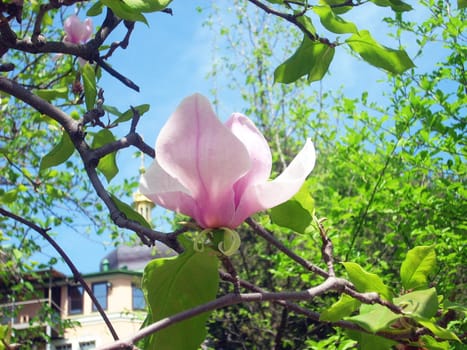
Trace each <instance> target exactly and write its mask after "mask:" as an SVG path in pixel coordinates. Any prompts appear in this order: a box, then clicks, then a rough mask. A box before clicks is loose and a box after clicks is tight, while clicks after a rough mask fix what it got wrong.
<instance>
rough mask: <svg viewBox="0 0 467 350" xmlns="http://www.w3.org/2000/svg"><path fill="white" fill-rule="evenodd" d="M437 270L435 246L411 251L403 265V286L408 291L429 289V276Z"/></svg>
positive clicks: (421, 247) (420, 247) (401, 272)
mask: <svg viewBox="0 0 467 350" xmlns="http://www.w3.org/2000/svg"><path fill="white" fill-rule="evenodd" d="M435 268H436V253H435V247H434V246H433V245H431V246H418V247H415V248H413V249H411V250H409V252H408V253H407V256H406V257H405V260H404V261H403V262H402V265H401V271H400V275H401V279H402V285H403V286H404V288H405V289H407V290H408V289H423V288H427V287H428V276H429V274H430V273H433V272H434V270H435Z"/></svg>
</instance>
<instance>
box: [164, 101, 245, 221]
mask: <svg viewBox="0 0 467 350" xmlns="http://www.w3.org/2000/svg"><path fill="white" fill-rule="evenodd" d="M156 158H157V161H158V162H159V164H160V166H161V167H162V168H163V169H164V170H165V171H166V172H167V173H168V174H170V175H171V176H172V177H174V178H175V179H177V180H178V181H179V182H180V183H181V184H182V185H183V187H185V188H186V189H187V190H188V191H189V193H190V195H191V197H192V198H194V199H195V201H196V203H197V204H198V206H199V208H200V211H201V214H200V215H201V216H202V219H199V221H198V223H199V224H200V225H203V226H205V227H219V226H222V225H226V224H227V223H229V222H230V220H231V219H232V217H233V215H234V210H235V203H234V191H233V185H234V183H235V182H236V181H237V180H238V179H239V178H240V177H241V176H243V175H244V174H245V173H246V172H247V171H248V169H249V168H250V158H249V154H248V151H247V149H246V148H245V146H244V145H243V143H242V142H241V141H240V140H239V139H238V138H237V137H236V136H234V135H233V134H232V132H231V131H230V130H229V129H228V128H227V127H225V126H224V125H223V124H222V123H221V122H220V120H219V119H218V118H217V117H216V115H215V114H214V111H213V110H212V108H211V105H210V104H209V101H208V100H207V99H206V98H205V97H203V96H202V95H200V94H195V95H192V96H190V97H187V98H185V99H184V100H183V101H182V102H181V104H180V105H179V106H178V108H177V110H176V111H175V112H174V113H173V114H172V116H171V117H170V118H169V120H168V122H167V123H166V124H165V125H164V127H163V128H162V130H161V133H160V135H159V138H158V139H157V142H156Z"/></svg>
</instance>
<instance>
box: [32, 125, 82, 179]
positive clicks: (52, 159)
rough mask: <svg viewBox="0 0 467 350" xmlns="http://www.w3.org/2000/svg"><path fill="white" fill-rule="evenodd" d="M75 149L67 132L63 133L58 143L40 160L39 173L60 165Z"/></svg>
mask: <svg viewBox="0 0 467 350" xmlns="http://www.w3.org/2000/svg"><path fill="white" fill-rule="evenodd" d="M74 150H75V147H74V145H73V142H71V139H70V136H68V133H67V132H65V131H64V132H63V134H62V138H61V139H60V142H59V143H58V144H57V145H56V146H55V147H54V148H52V150H51V151H50V152H49V153H47V154H46V155H45V156H44V157H42V159H41V163H40V165H39V171H42V170H44V169H47V168H50V167H53V166H56V165H59V164H62V163H63V162H65V161H66V160H67V159H68V158H70V156H71V155H72V154H73V152H74Z"/></svg>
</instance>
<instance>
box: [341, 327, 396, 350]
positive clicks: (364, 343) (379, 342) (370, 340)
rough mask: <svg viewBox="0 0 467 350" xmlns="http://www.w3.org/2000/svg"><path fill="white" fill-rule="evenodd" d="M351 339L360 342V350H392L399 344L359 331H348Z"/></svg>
mask: <svg viewBox="0 0 467 350" xmlns="http://www.w3.org/2000/svg"><path fill="white" fill-rule="evenodd" d="M346 333H347V334H348V335H349V337H350V338H352V339H353V340H356V341H357V342H358V349H359V350H375V349H378V350H392V349H393V346H394V345H396V344H397V343H396V342H395V341H393V340H390V339H386V338H383V337H378V336H376V335H372V334H368V333H362V332H357V331H350V330H348V331H346Z"/></svg>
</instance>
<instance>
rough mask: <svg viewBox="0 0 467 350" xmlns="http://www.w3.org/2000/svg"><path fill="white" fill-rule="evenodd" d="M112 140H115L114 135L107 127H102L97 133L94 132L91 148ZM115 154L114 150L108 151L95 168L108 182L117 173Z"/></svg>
mask: <svg viewBox="0 0 467 350" xmlns="http://www.w3.org/2000/svg"><path fill="white" fill-rule="evenodd" d="M113 141H115V137H114V135H113V134H112V132H111V131H110V130H108V129H102V130H100V131H99V132H98V133H96V134H94V138H93V141H92V148H98V147H101V146H103V145H106V144H108V143H110V142H113ZM116 156H117V153H116V152H112V153H109V154H107V155H106V156H104V157H103V158H101V159H100V160H99V164H98V165H97V169H99V170H100V171H101V172H102V174H104V176H105V178H106V179H107V181H109V182H110V180H112V179H113V178H114V177H115V175H117V174H118V167H117V162H116Z"/></svg>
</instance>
